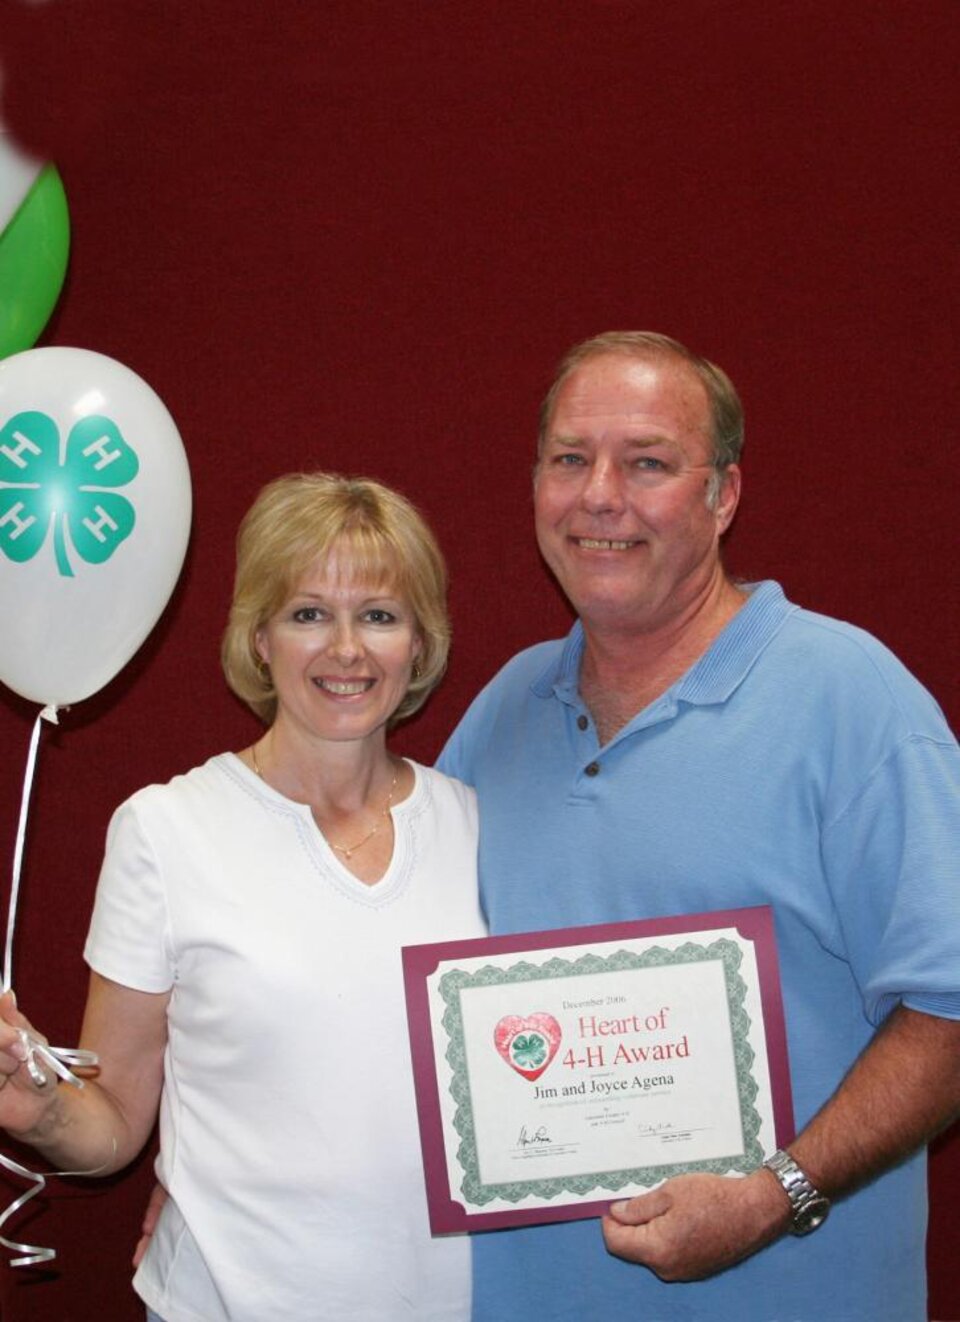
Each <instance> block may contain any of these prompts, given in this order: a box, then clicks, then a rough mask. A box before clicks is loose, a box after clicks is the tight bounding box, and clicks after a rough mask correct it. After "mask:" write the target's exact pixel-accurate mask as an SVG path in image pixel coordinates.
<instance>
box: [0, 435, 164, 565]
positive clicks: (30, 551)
mask: <svg viewBox="0 0 960 1322" xmlns="http://www.w3.org/2000/svg"><path fill="white" fill-rule="evenodd" d="M139 469H140V461H139V460H138V458H137V456H136V454H135V452H134V451H133V450H132V449H131V447H130V446H129V445H128V444H127V442H126V441H125V440H124V439H123V436H122V435H121V434H120V428H119V427H118V426H117V424H116V423H115V422H113V421H111V419H110V418H104V417H99V416H97V415H91V416H90V417H88V418H82V419H81V420H80V422H77V423H75V424H74V426H73V427H71V429H70V435H69V436H68V438H67V444H66V452H65V454H64V456H63V460H62V461H61V459H60V433H59V431H58V430H57V424H56V423H55V422H54V420H53V419H52V418H51V417H49V416H48V415H47V414H46V413H38V412H32V411H30V412H24V413H16V414H14V416H13V417H12V418H10V420H9V421H8V422H7V423H6V424H5V426H3V427H2V428H0V551H3V553H4V555H5V556H6V557H7V558H8V559H9V560H13V561H14V562H16V563H17V564H22V563H23V562H24V561H26V560H32V559H33V557H34V556H35V555H36V554H37V552H38V551H39V550H40V548H41V546H42V545H43V543H44V542H45V540H46V537H47V533H48V532H49V531H50V528H51V526H52V527H53V548H54V555H55V557H56V562H57V568H58V570H59V571H60V573H61V574H62V575H63V576H64V577H65V578H73V577H74V573H73V568H72V566H71V564H70V559H69V556H68V551H67V548H68V545H72V547H73V549H74V551H75V552H76V554H77V555H78V556H79V557H80V559H81V560H85V561H86V562H87V564H90V565H100V564H103V562H104V561H105V560H109V559H110V557H111V556H112V555H113V553H114V551H115V550H116V549H117V547H118V546H119V545H120V543H121V542H122V541H124V540H125V539H126V538H127V537H129V536H130V534H131V533H132V532H133V528H134V524H135V523H136V521H137V516H136V513H135V511H134V508H133V505H132V504H131V503H130V501H129V500H128V499H127V498H126V496H120V495H117V493H116V492H115V491H112V490H111V489H110V488H112V487H122V486H126V484H127V483H128V482H132V481H133V479H134V478H135V477H136V475H137V473H138V471H139ZM68 539H69V541H68Z"/></svg>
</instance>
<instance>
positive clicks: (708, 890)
mask: <svg viewBox="0 0 960 1322" xmlns="http://www.w3.org/2000/svg"><path fill="white" fill-rule="evenodd" d="M749 591H750V595H749V598H748V600H747V602H746V604H745V605H744V606H743V607H742V609H741V610H740V611H739V612H738V614H737V615H736V616H735V617H734V618H733V620H732V621H731V622H730V623H729V624H728V625H727V627H726V629H725V630H724V631H723V632H722V633H721V634H720V635H719V637H718V638H717V639H716V640H715V642H714V644H713V646H712V647H711V648H710V649H709V651H708V652H707V653H706V654H705V655H704V656H703V657H701V658H700V660H699V661H698V662H697V663H696V664H695V665H694V666H693V667H692V668H691V669H690V670H689V671H688V672H687V673H686V674H685V675H684V676H682V677H681V678H680V679H679V680H678V681H677V682H676V683H675V684H674V685H673V686H672V687H671V688H670V689H669V690H668V691H667V692H666V693H664V694H663V695H662V696H661V697H660V698H658V699H657V700H656V701H655V702H653V703H652V704H651V705H650V706H649V707H647V708H645V709H644V710H643V711H642V712H640V713H639V714H638V715H637V716H636V717H635V718H634V719H633V720H632V721H631V722H630V723H629V724H628V725H627V726H626V727H624V729H622V730H621V731H620V732H619V733H618V734H617V735H616V736H615V738H613V739H612V740H611V741H610V742H609V743H608V744H606V745H604V746H603V747H601V746H600V744H599V741H598V739H597V733H596V729H595V727H594V724H593V721H592V718H591V717H590V713H589V711H588V710H587V708H586V707H585V705H584V704H583V702H582V700H581V698H580V696H579V693H578V687H577V685H578V677H579V671H580V660H581V656H582V651H583V632H582V629H581V627H580V625H579V624H576V625H575V626H574V628H573V629H572V631H571V633H570V634H569V636H568V637H567V638H566V639H565V640H559V641H555V642H549V643H544V644H541V645H539V646H537V647H533V648H531V649H529V650H528V651H525V652H523V653H521V654H520V655H519V656H517V657H515V658H514V659H513V660H512V661H510V662H509V663H508V665H507V666H505V667H504V669H503V670H502V671H501V672H500V674H499V675H497V677H496V678H495V679H494V680H493V681H492V683H491V684H490V685H488V687H487V688H486V689H484V691H483V692H482V693H481V694H480V695H479V697H478V698H477V699H476V701H475V702H474V703H473V704H472V706H471V707H470V709H469V711H468V712H467V714H466V715H465V717H464V718H463V720H462V721H461V723H460V725H459V726H458V728H457V730H456V731H455V732H454V734H453V736H452V738H451V740H450V742H449V743H448V745H447V747H446V749H445V750H444V753H443V755H442V757H441V760H440V766H441V767H442V769H443V770H444V771H446V772H447V773H448V774H450V775H454V776H458V777H460V778H461V779H463V780H465V781H467V782H468V783H469V784H472V785H475V786H476V788H477V791H478V794H479V800H480V817H481V827H480V884H481V896H482V900H483V905H484V909H485V912H486V915H487V919H488V921H489V923H490V929H491V931H492V932H494V933H508V932H519V931H527V930H539V929H541V928H551V927H566V926H579V925H582V924H589V923H599V922H616V921H626V920H629V919H636V918H650V917H655V916H659V915H669V914H679V913H691V912H700V911H704V910H711V909H728V908H737V907H740V906H750V905H757V904H769V905H771V906H772V908H773V912H774V918H775V924H776V931H777V943H778V951H779V958H780V966H781V977H782V983H783V996H784V1011H785V1016H786V1024H787V1036H788V1045H789V1053H790V1065H791V1082H792V1087H793V1101H794V1112H795V1117H796V1122H797V1127H798V1128H802V1127H803V1126H804V1125H805V1124H806V1123H807V1122H808V1121H809V1119H810V1118H811V1117H812V1115H813V1114H814V1113H815V1111H816V1110H817V1109H818V1108H819V1107H820V1106H821V1105H822V1104H823V1102H824V1101H825V1100H826V1099H827V1098H828V1097H829V1096H830V1095H831V1094H832V1093H833V1092H834V1090H835V1089H836V1087H837V1085H838V1084H839V1082H840V1080H841V1079H842V1077H843V1075H844V1074H845V1073H846V1071H847V1070H848V1069H849V1067H850V1065H851V1064H852V1063H853V1061H854V1059H855V1058H856V1056H857V1055H858V1054H859V1053H860V1051H861V1050H862V1049H863V1048H864V1046H866V1044H867V1043H868V1042H869V1040H870V1038H871V1037H872V1035H873V1032H874V1030H875V1028H876V1027H877V1025H878V1024H879V1023H880V1022H881V1021H882V1020H883V1018H884V1017H885V1016H886V1015H887V1014H888V1013H889V1011H890V1010H891V1009H892V1008H893V1007H894V1006H895V1005H896V1004H898V1003H900V1002H902V1003H903V1004H905V1005H907V1006H910V1007H911V1008H913V1009H916V1010H920V1011H925V1012H927V1013H930V1014H934V1015H940V1016H945V1017H948V1018H957V1019H960V878H958V862H957V860H958V858H960V749H958V747H957V744H956V741H955V739H954V738H953V736H952V735H951V733H950V731H949V729H948V728H947V725H946V722H945V720H944V718H943V715H942V713H941V712H940V710H939V708H938V707H937V705H936V703H935V702H934V700H933V699H932V698H931V696H930V695H929V694H928V693H927V692H926V690H924V689H923V688H922V686H921V685H919V684H918V683H917V681H916V680H915V679H913V677H912V676H911V675H910V674H909V672H908V671H906V670H905V668H904V667H903V666H902V665H901V664H900V663H899V662H898V661H897V659H896V658H895V657H894V656H893V655H892V654H891V653H890V652H889V651H888V650H887V649H886V648H884V647H883V646H882V644H880V643H879V642H877V641H876V639H874V638H872V637H871V636H870V635H869V634H866V633H864V632H863V631H862V630H859V629H856V628H854V627H852V626H850V625H847V624H843V623H840V622H839V621H836V620H831V619H827V618H826V617H824V616H820V615H815V614H813V613H811V612H809V611H804V610H801V609H799V608H798V607H796V606H794V605H792V604H791V603H790V602H788V601H787V600H786V598H785V597H784V595H783V592H782V591H781V589H780V587H779V586H778V585H777V584H775V583H769V582H768V583H763V584H760V585H759V586H757V587H755V588H753V589H750V590H749ZM925 1180H926V1157H925V1154H924V1153H919V1154H917V1155H916V1156H915V1157H914V1158H912V1159H911V1160H910V1161H908V1162H906V1163H904V1164H903V1165H901V1166H900V1167H898V1168H897V1169H896V1170H894V1171H891V1172H889V1173H888V1174H886V1175H885V1176H883V1177H882V1178H881V1179H879V1180H876V1181H874V1182H873V1184H871V1185H870V1186H869V1187H868V1188H867V1189H865V1190H863V1191H861V1192H860V1193H858V1194H856V1195H854V1196H852V1197H850V1198H848V1199H845V1200H843V1201H842V1202H840V1203H839V1204H838V1205H837V1206H836V1207H835V1208H834V1210H833V1212H832V1214H831V1217H830V1219H829V1220H828V1222H827V1223H826V1225H825V1226H824V1227H823V1229H822V1230H820V1231H818V1232H817V1233H816V1234H815V1235H813V1236H810V1237H808V1238H806V1239H795V1238H792V1237H790V1236H787V1237H785V1238H784V1239H781V1240H780V1241H778V1242H777V1243H776V1244H774V1245H772V1246H771V1247H770V1248H768V1249H765V1250H764V1251H763V1252H761V1253H760V1254H757V1255H756V1256H755V1257H753V1258H751V1259H748V1260H747V1261H746V1262H744V1263H741V1264H740V1265H738V1266H737V1267H734V1268H732V1269H730V1270H729V1271H727V1272H724V1273H722V1274H721V1275H720V1276H716V1277H713V1278H711V1279H710V1280H708V1281H702V1282H694V1283H690V1284H679V1285H678V1284H673V1285H665V1284H664V1283H662V1282H661V1281H659V1280H658V1278H657V1277H656V1276H654V1275H653V1273H651V1272H650V1271H648V1270H646V1269H645V1268H642V1267H637V1266H634V1265H632V1264H627V1263H624V1262H621V1261H620V1260H618V1259H614V1258H612V1257H610V1256H609V1255H608V1254H607V1253H606V1251H605V1249H604V1247H603V1241H602V1238H601V1236H600V1231H599V1227H598V1225H597V1223H596V1222H595V1221H592V1220H590V1221H582V1222H574V1223H568V1224H564V1225H548V1226H542V1227H533V1228H529V1229H522V1230H509V1231H499V1232H492V1233H487V1234H481V1235H478V1236H476V1237H475V1240H474V1277H475V1283H474V1300H475V1307H474V1319H475V1322H510V1320H511V1319H514V1318H516V1319H517V1320H518V1322H519V1320H520V1319H523V1322H530V1320H531V1319H539V1318H544V1319H547V1318H549V1319H557V1320H562V1319H590V1320H591V1322H592V1320H593V1319H600V1318H614V1317H617V1316H620V1315H622V1316H624V1317H629V1318H631V1319H633V1318H637V1319H643V1320H644V1322H659V1320H660V1319H665V1320H666V1319H681V1318H683V1319H686V1318H689V1319H704V1320H706V1319H709V1320H710V1322H723V1320H725V1319H730V1322H792V1320H794V1319H798V1320H802V1322H807V1320H808V1319H817V1322H841V1320H843V1322H865V1319H870V1322H882V1320H883V1319H889V1322H912V1320H914V1319H916V1322H921V1320H922V1319H925V1318H926V1281H925V1269H924V1240H925V1231H926V1183H925Z"/></svg>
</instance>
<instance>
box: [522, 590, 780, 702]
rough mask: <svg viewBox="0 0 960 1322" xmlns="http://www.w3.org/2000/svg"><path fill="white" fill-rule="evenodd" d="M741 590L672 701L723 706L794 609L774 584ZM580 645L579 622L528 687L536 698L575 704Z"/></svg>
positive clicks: (679, 682) (677, 685)
mask: <svg viewBox="0 0 960 1322" xmlns="http://www.w3.org/2000/svg"><path fill="white" fill-rule="evenodd" d="M739 586H740V587H741V589H742V590H743V591H744V592H747V593H749V597H748V599H747V601H746V602H745V603H744V605H743V606H742V607H741V609H740V610H739V611H737V613H736V615H735V616H734V617H733V619H732V620H731V621H730V623H729V624H728V625H726V627H725V628H724V629H723V630H722V631H721V633H720V634H719V635H718V637H717V638H716V639H715V640H714V642H713V644H712V646H711V647H710V648H709V649H708V650H707V651H706V652H705V653H704V654H703V656H702V657H700V659H699V661H697V662H696V663H695V664H694V665H693V666H691V667H690V669H689V670H688V671H687V672H686V674H684V675H682V676H681V677H680V679H678V680H677V682H676V683H675V684H674V685H673V687H672V689H670V690H668V691H669V692H670V694H671V696H672V697H673V698H674V699H675V700H676V701H678V702H689V703H693V704H697V705H701V706H705V705H708V704H709V703H714V702H726V700H727V699H728V698H729V697H730V695H731V694H732V693H733V692H734V690H735V689H737V688H738V687H739V685H740V684H741V683H742V682H743V680H744V679H745V678H746V676H747V672H748V671H749V670H750V667H751V666H752V665H753V663H754V661H755V660H756V658H757V657H758V656H759V655H760V653H761V652H762V651H763V649H764V648H765V647H766V645H767V643H768V642H770V640H771V639H772V638H773V637H774V635H775V634H777V633H778V632H779V631H780V628H781V626H782V625H783V623H784V621H785V620H786V619H787V618H788V617H789V616H790V615H792V614H794V612H795V611H796V610H797V609H798V607H796V606H794V605H793V604H792V603H791V602H789V601H788V600H787V598H786V597H785V596H784V593H783V589H782V588H781V587H780V584H779V583H775V582H773V580H772V579H767V580H766V581H764V582H762V583H743V584H740V585H739ZM583 644H584V638H583V625H582V624H581V623H580V621H579V620H577V621H576V623H575V624H574V626H573V628H572V629H571V630H570V632H569V634H568V635H567V638H566V640H565V642H564V645H563V648H562V650H561V652H560V655H559V657H557V658H556V659H555V660H552V661H551V662H550V663H549V665H547V666H546V667H545V668H544V670H542V671H541V673H540V674H539V675H538V676H537V678H536V679H535V680H534V682H533V684H531V686H530V687H531V690H532V692H533V693H534V694H535V695H536V696H537V697H538V698H549V697H550V696H551V695H552V694H554V693H555V694H556V695H557V697H558V698H561V699H565V700H567V701H575V700H576V699H577V684H578V681H579V676H580V659H581V657H582V656H583Z"/></svg>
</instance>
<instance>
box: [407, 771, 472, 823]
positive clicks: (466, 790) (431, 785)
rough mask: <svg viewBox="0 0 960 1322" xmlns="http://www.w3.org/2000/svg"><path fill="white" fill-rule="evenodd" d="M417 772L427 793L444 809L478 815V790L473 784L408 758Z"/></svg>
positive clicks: (419, 781)
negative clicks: (454, 809)
mask: <svg viewBox="0 0 960 1322" xmlns="http://www.w3.org/2000/svg"><path fill="white" fill-rule="evenodd" d="M406 760H407V761H408V762H409V763H410V765H411V766H412V767H413V769H414V772H415V773H416V777H417V781H418V784H419V785H420V786H422V787H423V789H424V791H425V792H426V794H427V795H428V796H429V797H430V798H431V799H432V800H433V802H434V803H435V804H436V805H437V806H438V807H439V808H440V809H441V810H442V809H443V808H444V807H446V808H447V809H448V810H449V809H451V808H456V809H457V810H458V811H460V812H463V813H466V814H468V815H469V816H471V817H476V815H477V792H476V790H475V789H474V788H473V787H472V786H471V785H465V784H464V782H463V781H462V780H457V779H456V777H455V776H448V775H447V774H446V773H445V772H443V771H438V770H437V768H436V767H428V766H424V765H423V763H421V762H414V761H413V760H412V758H407V759H406Z"/></svg>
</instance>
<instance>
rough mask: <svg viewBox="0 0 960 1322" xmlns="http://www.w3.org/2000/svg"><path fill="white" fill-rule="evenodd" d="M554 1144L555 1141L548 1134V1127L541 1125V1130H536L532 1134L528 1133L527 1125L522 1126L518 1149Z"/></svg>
mask: <svg viewBox="0 0 960 1322" xmlns="http://www.w3.org/2000/svg"><path fill="white" fill-rule="evenodd" d="M552 1142H553V1139H552V1138H551V1137H550V1135H549V1134H548V1133H547V1127H546V1125H541V1126H540V1128H539V1129H535V1130H534V1132H533V1133H532V1134H530V1133H528V1132H527V1126H526V1125H521V1126H520V1137H519V1138H518V1139H517V1147H518V1148H529V1147H535V1146H536V1145H537V1144H539V1143H552Z"/></svg>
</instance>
